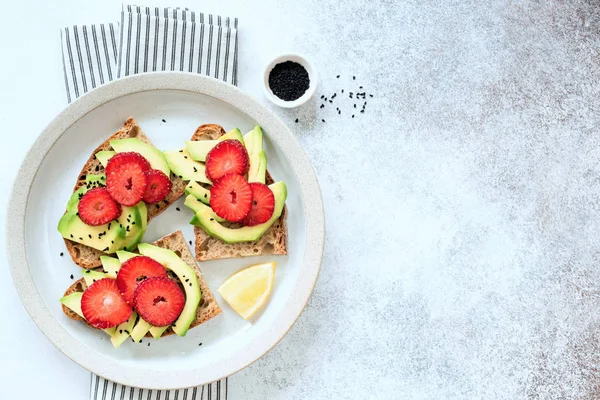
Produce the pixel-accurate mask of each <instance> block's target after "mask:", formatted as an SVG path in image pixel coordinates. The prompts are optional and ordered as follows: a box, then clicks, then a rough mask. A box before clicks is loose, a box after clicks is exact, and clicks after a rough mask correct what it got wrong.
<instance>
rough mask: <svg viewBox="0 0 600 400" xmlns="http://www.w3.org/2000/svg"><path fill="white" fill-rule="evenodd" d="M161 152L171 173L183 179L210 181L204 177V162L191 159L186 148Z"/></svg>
mask: <svg viewBox="0 0 600 400" xmlns="http://www.w3.org/2000/svg"><path fill="white" fill-rule="evenodd" d="M163 154H164V155H165V158H166V160H167V163H169V167H170V168H171V170H172V171H173V173H174V174H175V175H177V176H178V177H180V178H181V179H183V180H184V181H196V182H203V183H211V182H210V180H209V179H208V178H207V177H206V168H205V167H204V164H203V163H201V162H198V161H194V160H192V158H191V157H190V153H188V151H187V150H186V149H177V150H168V151H165V152H163Z"/></svg>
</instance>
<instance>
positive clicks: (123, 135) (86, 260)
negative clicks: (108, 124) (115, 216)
mask: <svg viewBox="0 0 600 400" xmlns="http://www.w3.org/2000/svg"><path fill="white" fill-rule="evenodd" d="M128 139H137V140H139V141H140V142H142V143H145V144H147V145H152V143H151V142H150V140H149V139H148V137H147V136H146V135H145V134H144V132H142V129H141V128H140V126H139V125H138V124H137V122H136V121H135V120H134V119H133V118H131V117H130V118H129V119H127V121H125V124H124V125H123V127H122V128H121V129H119V130H118V131H117V132H115V133H114V134H113V135H111V136H110V137H109V138H108V139H107V140H105V141H104V142H103V143H102V144H101V145H100V146H98V148H96V150H94V152H93V153H92V155H91V156H90V158H89V159H88V161H87V162H86V163H85V165H84V166H83V168H82V170H81V172H80V173H79V175H78V180H77V183H76V184H75V187H74V189H73V193H76V192H77V191H79V190H85V189H90V188H91V187H94V186H98V185H99V186H103V185H104V184H105V179H106V178H105V177H104V182H103V181H102V177H103V176H104V175H103V174H104V171H105V167H104V164H105V163H106V160H101V159H100V158H99V157H97V154H98V153H100V154H105V155H108V156H110V153H111V150H112V146H111V141H112V142H113V144H114V143H115V141H117V142H118V141H121V140H125V141H127V140H128ZM122 143H123V142H122ZM126 150H127V149H126ZM103 163H104V164H103ZM169 178H170V179H171V184H172V187H171V190H170V193H168V195H167V196H166V197H165V198H164V200H162V201H160V202H158V203H156V204H148V206H147V207H146V206H145V205H142V204H140V205H139V207H136V208H135V209H134V210H133V211H134V212H136V213H137V215H132V216H131V218H135V217H137V218H138V219H140V220H142V221H138V226H139V225H140V224H141V223H142V222H143V224H144V229H145V224H147V222H148V221H150V220H151V219H152V218H154V217H156V216H158V215H159V214H160V213H162V212H163V211H164V210H166V209H167V208H168V207H169V206H170V205H171V204H172V203H173V202H174V201H176V200H177V199H178V198H179V197H180V196H181V195H182V194H183V193H184V190H185V183H184V182H183V181H182V180H181V179H180V178H178V177H177V176H175V175H173V174H169ZM94 180H96V181H97V182H99V183H96V184H94ZM74 206H76V204H74ZM68 212H69V205H68V206H67V213H68ZM129 217H130V216H129V215H125V216H123V218H127V219H129ZM77 219H78V218H75V217H73V220H75V222H77V223H78V222H79V221H76V220H77ZM61 222H63V221H61ZM127 222H129V221H127ZM71 223H73V221H64V223H63V224H62V226H61V225H59V231H61V228H63V229H62V231H61V233H62V234H63V237H65V236H66V237H65V239H64V240H65V245H66V248H67V251H68V252H69V254H70V255H71V258H72V259H73V261H74V262H75V263H76V264H77V265H79V266H80V267H83V268H86V269H91V268H97V267H99V266H100V265H102V262H101V260H100V256H102V255H104V254H105V252H103V251H101V250H99V249H97V248H93V247H90V246H88V245H86V244H85V240H87V238H86V237H85V234H89V235H91V234H90V233H89V232H86V229H87V228H86V229H83V228H85V227H81V228H82V229H80V231H83V232H84V234H82V235H80V237H81V238H83V239H84V240H80V242H79V243H78V242H76V241H74V240H76V239H78V238H77V237H73V236H71V235H72V233H69V234H68V235H67V233H68V231H67V229H74V228H72V227H71V226H69V225H70V224H71ZM80 225H81V224H80ZM101 233H102V232H100V233H99V235H100V234H101ZM141 235H143V232H141ZM141 235H140V237H138V238H136V239H137V241H139V240H141ZM69 237H71V238H73V239H74V240H70V239H69ZM89 239H92V237H90V238H89ZM104 239H107V237H104ZM82 242H83V243H82ZM133 243H134V245H135V241H134V242H133ZM110 250H112V249H110ZM111 252H112V251H111Z"/></svg>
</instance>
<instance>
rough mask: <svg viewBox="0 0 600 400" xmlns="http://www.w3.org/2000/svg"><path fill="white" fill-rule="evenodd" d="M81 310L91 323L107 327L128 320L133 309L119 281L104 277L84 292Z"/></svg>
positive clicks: (98, 326) (102, 327)
mask: <svg viewBox="0 0 600 400" xmlns="http://www.w3.org/2000/svg"><path fill="white" fill-rule="evenodd" d="M81 311H82V312H83V316H84V317H85V319H86V321H87V322H88V323H89V324H90V325H92V326H94V327H96V328H99V329H105V328H110V327H113V326H117V325H119V324H122V323H123V322H125V321H127V320H128V319H129V317H130V316H131V312H132V311H133V310H132V309H131V306H130V305H129V304H127V302H126V301H125V299H124V298H123V296H121V293H120V292H119V288H118V287H117V283H116V282H115V281H114V280H113V279H110V278H104V279H100V280H99V281H96V282H94V283H93V284H92V285H91V286H90V287H88V288H87V289H86V290H85V291H84V292H83V296H82V297H81Z"/></svg>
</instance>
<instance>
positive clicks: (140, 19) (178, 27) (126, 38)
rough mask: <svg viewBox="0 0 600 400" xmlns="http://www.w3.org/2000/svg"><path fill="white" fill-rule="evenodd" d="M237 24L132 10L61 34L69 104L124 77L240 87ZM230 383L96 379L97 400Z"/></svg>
mask: <svg viewBox="0 0 600 400" xmlns="http://www.w3.org/2000/svg"><path fill="white" fill-rule="evenodd" d="M237 27H238V20H237V18H234V19H231V18H228V17H220V16H216V15H210V14H203V13H197V12H194V11H190V10H187V9H179V8H162V7H140V6H132V5H128V6H126V7H124V8H123V11H122V12H121V22H120V23H119V22H112V23H105V24H95V25H76V26H69V27H65V28H63V29H61V42H62V53H63V67H64V79H65V87H66V89H67V100H68V102H69V103H70V102H71V101H73V100H75V99H76V98H77V97H79V96H81V95H83V94H84V93H86V92H88V91H90V90H92V89H94V88H96V87H98V86H100V85H102V84H104V83H106V82H110V81H112V80H114V79H117V78H119V77H122V76H127V75H132V74H137V73H143V72H151V71H187V72H195V73H199V74H204V75H209V76H212V77H214V78H217V79H222V80H224V81H225V82H228V83H231V84H233V85H237V52H238V44H237V39H238V38H237ZM227 392H228V379H227V378H225V379H222V380H220V381H217V382H214V383H211V384H207V385H203V386H200V387H195V388H188V389H179V390H149V389H139V388H133V387H129V386H123V385H120V384H117V383H114V382H111V381H108V380H106V379H104V378H102V377H100V376H97V375H95V374H92V377H91V384H90V399H91V400H133V399H136V400H174V399H178V400H226V399H227Z"/></svg>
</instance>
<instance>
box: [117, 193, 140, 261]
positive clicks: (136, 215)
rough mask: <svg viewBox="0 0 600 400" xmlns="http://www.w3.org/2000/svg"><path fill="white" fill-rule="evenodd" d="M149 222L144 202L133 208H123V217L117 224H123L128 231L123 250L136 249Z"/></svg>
mask: <svg viewBox="0 0 600 400" xmlns="http://www.w3.org/2000/svg"><path fill="white" fill-rule="evenodd" d="M147 222H148V210H147V208H146V203H144V202H143V201H140V202H139V203H138V204H136V205H135V206H132V207H126V206H122V212H121V216H120V217H119V219H118V220H117V223H119V224H121V225H122V226H123V227H124V228H125V231H126V236H125V242H124V243H123V246H122V248H124V249H126V250H133V249H135V248H136V246H137V244H138V243H139V242H141V241H142V237H143V236H144V232H145V231H146V224H147Z"/></svg>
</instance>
